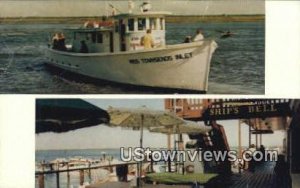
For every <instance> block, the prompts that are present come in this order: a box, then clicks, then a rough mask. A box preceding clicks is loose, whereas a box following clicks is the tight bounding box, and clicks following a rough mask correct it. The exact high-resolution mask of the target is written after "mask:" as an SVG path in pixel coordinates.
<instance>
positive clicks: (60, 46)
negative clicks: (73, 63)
mask: <svg viewBox="0 0 300 188" xmlns="http://www.w3.org/2000/svg"><path fill="white" fill-rule="evenodd" d="M57 49H58V50H61V51H66V50H67V47H66V44H65V36H64V34H63V33H58V42H57Z"/></svg>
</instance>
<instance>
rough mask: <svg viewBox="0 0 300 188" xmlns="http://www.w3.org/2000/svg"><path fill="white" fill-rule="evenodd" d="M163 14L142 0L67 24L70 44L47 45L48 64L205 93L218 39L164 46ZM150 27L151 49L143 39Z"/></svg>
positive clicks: (106, 77) (133, 82) (110, 78)
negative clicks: (134, 6)
mask: <svg viewBox="0 0 300 188" xmlns="http://www.w3.org/2000/svg"><path fill="white" fill-rule="evenodd" d="M168 14H170V13H168V12H154V11H151V9H150V7H149V4H147V3H146V4H143V6H142V8H141V11H138V12H135V11H133V10H129V11H128V13H121V14H118V15H113V16H111V17H110V19H109V20H108V21H102V22H94V23H86V24H85V26H84V27H82V28H78V29H72V33H73V42H72V45H70V46H67V47H63V48H61V47H56V45H53V46H52V48H49V49H48V50H47V52H46V57H47V58H48V62H47V64H49V65H52V66H55V67H57V68H60V69H63V70H67V71H70V72H72V73H77V74H80V75H84V76H88V77H91V78H96V79H101V80H107V81H111V82H117V83H122V84H130V85H137V86H148V87H157V88H170V89H184V90H195V91H203V92H205V91H207V88H208V75H209V70H210V61H211V57H212V54H213V52H214V51H215V49H216V47H217V44H216V43H215V41H214V40H211V39H204V40H201V41H197V42H190V43H181V44H174V45H166V40H165V33H166V31H165V16H166V15H168ZM149 32H150V33H151V34H150V35H151V37H152V41H151V43H152V44H151V47H150V48H149V47H147V46H146V44H144V43H143V41H144V40H145V37H146V35H147V33H148V34H149Z"/></svg>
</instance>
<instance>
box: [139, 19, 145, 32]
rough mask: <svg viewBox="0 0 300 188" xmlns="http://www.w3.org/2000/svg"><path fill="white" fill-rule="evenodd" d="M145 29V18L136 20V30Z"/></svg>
mask: <svg viewBox="0 0 300 188" xmlns="http://www.w3.org/2000/svg"><path fill="white" fill-rule="evenodd" d="M145 29H146V18H138V30H140V31H141V30H145Z"/></svg>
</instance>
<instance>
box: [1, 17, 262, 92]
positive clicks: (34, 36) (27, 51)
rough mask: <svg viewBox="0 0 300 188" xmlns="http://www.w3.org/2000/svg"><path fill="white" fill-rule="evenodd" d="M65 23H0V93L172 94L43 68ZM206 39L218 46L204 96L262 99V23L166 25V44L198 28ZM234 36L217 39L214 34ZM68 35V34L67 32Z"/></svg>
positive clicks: (176, 40) (67, 26)
mask: <svg viewBox="0 0 300 188" xmlns="http://www.w3.org/2000/svg"><path fill="white" fill-rule="evenodd" d="M77 26H78V25H70V24H69V25H68V24H1V25H0V93H38V94H43V93H50V94H51V93H54V94H70V93H75V94H85V93H87V94H96V93H99V94H101V93H103V94H110V93H124V94H126V93H172V91H168V90H164V91H152V90H149V89H145V88H140V87H126V86H122V85H116V84H111V83H101V82H97V83H95V82H91V81H82V80H80V79H78V78H76V77H69V76H65V75H64V74H56V73H53V72H50V71H49V70H48V69H47V68H46V67H45V65H44V63H45V61H46V59H45V58H44V50H45V49H46V48H47V43H48V40H49V36H50V33H53V32H55V31H59V30H62V29H64V28H70V27H77ZM199 27H200V28H203V30H204V34H205V37H214V38H216V41H217V43H218V45H219V48H218V49H217V50H216V52H215V54H214V55H213V59H212V63H211V71H210V76H209V89H208V93H211V94H222V93H226V94H264V85H265V82H264V77H265V76H264V72H265V68H264V67H265V66H264V56H265V54H264V39H265V35H264V34H265V30H264V23H263V22H253V23H238V22H234V23H192V24H191V23H190V24H186V23H185V24H167V43H168V44H174V43H181V42H183V39H184V38H185V36H186V35H193V34H194V32H195V30H196V28H199ZM220 30H223V31H227V30H230V31H232V32H234V33H236V35H235V36H234V37H230V38H227V39H220V38H219V36H220V33H219V32H218V31H220ZM66 34H67V33H66Z"/></svg>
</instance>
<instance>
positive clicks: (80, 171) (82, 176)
mask: <svg viewBox="0 0 300 188" xmlns="http://www.w3.org/2000/svg"><path fill="white" fill-rule="evenodd" d="M83 182H84V170H79V185H83Z"/></svg>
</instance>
